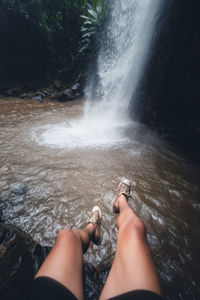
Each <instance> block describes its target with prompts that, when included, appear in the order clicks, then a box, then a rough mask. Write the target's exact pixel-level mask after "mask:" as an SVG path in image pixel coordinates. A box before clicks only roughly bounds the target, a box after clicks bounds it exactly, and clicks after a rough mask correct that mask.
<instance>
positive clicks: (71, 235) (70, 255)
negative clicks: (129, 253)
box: [35, 209, 101, 299]
mask: <svg viewBox="0 0 200 300" xmlns="http://www.w3.org/2000/svg"><path fill="white" fill-rule="evenodd" d="M93 210H94V209H93ZM99 211H100V210H99ZM99 211H98V210H97V209H96V211H93V215H92V218H91V219H90V223H89V224H88V225H87V226H86V227H85V228H84V229H82V230H71V229H63V230H62V231H61V232H60V233H59V234H58V237H57V239H56V243H55V245H54V247H53V249H52V250H51V252H50V253H49V255H48V256H47V258H46V260H45V261H44V263H43V264H42V266H41V268H40V269H39V271H38V272H37V274H36V276H35V278H39V277H44V276H45V277H49V278H52V279H54V280H56V281H58V282H60V283H62V284H63V285H64V286H65V287H67V288H68V289H69V290H70V291H71V292H72V293H73V294H74V295H75V296H76V297H77V298H78V299H83V280H82V273H83V252H86V251H87V248H88V246H89V243H90V240H93V242H95V243H96V244H98V243H99V242H100V223H101V216H100V213H99Z"/></svg>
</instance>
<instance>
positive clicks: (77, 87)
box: [71, 83, 80, 91]
mask: <svg viewBox="0 0 200 300" xmlns="http://www.w3.org/2000/svg"><path fill="white" fill-rule="evenodd" d="M79 88H80V84H79V83H75V84H74V85H73V86H72V87H71V90H73V91H78V90H79Z"/></svg>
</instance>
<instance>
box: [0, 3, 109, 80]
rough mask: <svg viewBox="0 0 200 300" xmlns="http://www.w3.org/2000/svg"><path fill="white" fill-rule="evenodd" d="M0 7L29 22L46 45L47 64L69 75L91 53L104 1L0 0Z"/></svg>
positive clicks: (106, 9)
mask: <svg viewBox="0 0 200 300" xmlns="http://www.w3.org/2000/svg"><path fill="white" fill-rule="evenodd" d="M0 10H4V11H7V12H9V11H14V12H16V13H18V14H21V15H23V16H24V18H25V19H27V20H29V21H30V22H32V24H33V26H34V28H35V31H36V32H38V35H40V36H41V39H43V40H45V41H46V43H47V45H48V51H49V52H50V56H51V65H52V66H54V67H55V69H56V70H59V71H63V72H65V73H66V74H68V75H67V76H73V72H74V66H79V67H80V68H81V67H82V66H83V65H84V60H85V58H86V56H88V55H90V54H91V51H89V50H91V48H92V47H93V45H94V42H95V37H96V32H97V31H98V30H99V28H100V27H101V24H102V22H103V20H104V19H105V16H106V13H107V11H108V5H107V2H106V0H29V1H28V0H0ZM75 76H76V75H75Z"/></svg>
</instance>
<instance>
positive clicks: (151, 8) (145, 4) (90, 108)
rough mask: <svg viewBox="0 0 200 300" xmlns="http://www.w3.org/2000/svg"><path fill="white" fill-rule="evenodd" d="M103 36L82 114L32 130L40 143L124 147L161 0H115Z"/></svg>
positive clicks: (86, 91)
mask: <svg viewBox="0 0 200 300" xmlns="http://www.w3.org/2000/svg"><path fill="white" fill-rule="evenodd" d="M109 3H110V15H109V21H108V24H107V26H105V27H106V28H105V30H104V32H102V34H101V41H100V51H99V54H98V58H97V70H96V72H95V74H91V75H90V77H89V79H88V84H87V86H86V88H85V96H86V99H87V101H86V104H85V108H84V112H85V113H84V116H83V117H82V118H80V119H74V120H72V121H70V120H68V121H67V122H66V123H62V124H56V125H46V126H43V127H42V128H41V127H40V128H37V129H36V130H35V131H34V138H35V139H37V142H39V143H40V144H45V145H48V146H50V147H58V148H75V147H97V148H101V147H103V148H105V147H106V148H108V147H121V145H124V144H125V143H128V142H129V141H130V137H128V136H127V134H126V129H127V128H129V126H130V125H132V124H133V122H132V120H130V119H129V117H128V107H129V104H130V102H131V101H132V99H134V94H135V93H136V89H137V86H138V83H139V82H140V81H141V78H142V75H143V74H144V71H145V66H146V64H147V61H148V58H149V54H150V50H151V44H152V43H151V42H152V39H153V35H154V32H155V26H154V25H155V22H156V16H157V14H158V12H159V9H160V7H161V3H163V1H162V0H113V1H109Z"/></svg>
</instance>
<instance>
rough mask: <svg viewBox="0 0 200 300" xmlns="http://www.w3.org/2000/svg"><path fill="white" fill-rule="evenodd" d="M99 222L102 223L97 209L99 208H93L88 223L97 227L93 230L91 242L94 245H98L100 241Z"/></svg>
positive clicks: (99, 211)
mask: <svg viewBox="0 0 200 300" xmlns="http://www.w3.org/2000/svg"><path fill="white" fill-rule="evenodd" d="M101 221H102V213H101V210H100V208H99V206H97V205H96V206H94V207H93V209H92V217H91V218H90V221H89V223H92V224H93V225H97V226H96V228H95V231H97V232H95V234H94V235H93V236H92V241H93V243H94V244H95V245H100V244H101V241H102V237H101V232H100V229H101V228H100V227H101Z"/></svg>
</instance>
